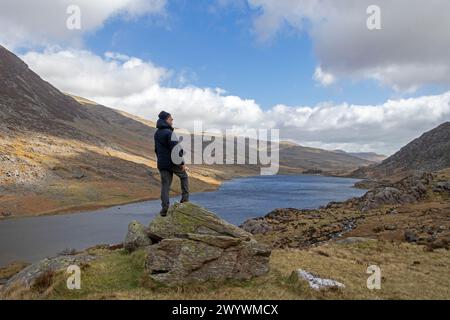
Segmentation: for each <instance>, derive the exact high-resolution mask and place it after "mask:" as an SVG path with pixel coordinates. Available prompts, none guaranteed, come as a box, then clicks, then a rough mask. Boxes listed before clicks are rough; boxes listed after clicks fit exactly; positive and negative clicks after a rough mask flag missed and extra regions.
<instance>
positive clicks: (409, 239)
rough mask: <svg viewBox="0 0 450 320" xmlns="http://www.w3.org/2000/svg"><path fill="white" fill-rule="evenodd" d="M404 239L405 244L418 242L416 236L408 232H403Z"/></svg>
mask: <svg viewBox="0 0 450 320" xmlns="http://www.w3.org/2000/svg"><path fill="white" fill-rule="evenodd" d="M404 237H405V240H406V241H407V242H417V241H418V240H419V239H418V237H417V234H415V233H414V232H413V231H410V230H407V231H405V233H404Z"/></svg>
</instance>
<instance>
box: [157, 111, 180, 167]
mask: <svg viewBox="0 0 450 320" xmlns="http://www.w3.org/2000/svg"><path fill="white" fill-rule="evenodd" d="M156 128H157V130H156V132H155V153H156V156H157V158H158V169H160V170H170V169H172V168H173V167H174V166H175V165H176V164H174V163H173V161H172V157H171V155H172V150H173V148H175V147H177V145H178V143H179V142H178V138H177V137H176V135H175V133H174V132H173V128H172V126H171V125H169V124H168V123H167V122H166V121H165V120H162V119H158V121H157V122H156ZM172 135H173V136H172ZM177 148H178V149H179V150H180V151H179V156H180V157H182V156H183V149H181V145H179V146H178V147H177ZM180 164H184V162H183V161H182V162H181V163H180Z"/></svg>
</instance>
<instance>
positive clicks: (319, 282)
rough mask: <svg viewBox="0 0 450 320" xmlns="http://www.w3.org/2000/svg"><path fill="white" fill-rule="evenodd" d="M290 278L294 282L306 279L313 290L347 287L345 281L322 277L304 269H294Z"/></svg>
mask: <svg viewBox="0 0 450 320" xmlns="http://www.w3.org/2000/svg"><path fill="white" fill-rule="evenodd" d="M289 280H290V281H291V282H292V283H293V284H297V283H298V282H299V281H306V282H308V284H309V287H310V288H311V289H313V290H323V289H343V288H345V285H344V284H343V283H340V282H338V281H336V280H331V279H322V278H320V277H319V276H317V275H315V274H312V273H310V272H307V271H305V270H302V269H298V270H295V271H293V272H292V274H291V276H290V278H289Z"/></svg>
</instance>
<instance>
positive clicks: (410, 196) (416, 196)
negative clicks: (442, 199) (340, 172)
mask: <svg viewBox="0 0 450 320" xmlns="http://www.w3.org/2000/svg"><path fill="white" fill-rule="evenodd" d="M433 186H434V176H433V174H431V173H416V174H413V175H411V176H408V177H406V178H404V179H402V180H400V181H399V182H396V183H384V184H383V185H380V186H378V187H375V188H373V189H371V190H369V191H368V192H367V193H366V194H365V195H364V196H362V197H360V198H353V199H350V200H347V201H345V202H342V203H341V202H339V203H336V202H331V203H329V204H328V205H327V206H326V208H328V209H331V208H349V209H358V210H360V211H362V212H367V211H369V210H372V209H377V208H380V207H382V206H384V205H402V204H408V203H415V202H418V201H422V200H424V199H426V197H427V193H428V191H429V190H430V189H432V187H433Z"/></svg>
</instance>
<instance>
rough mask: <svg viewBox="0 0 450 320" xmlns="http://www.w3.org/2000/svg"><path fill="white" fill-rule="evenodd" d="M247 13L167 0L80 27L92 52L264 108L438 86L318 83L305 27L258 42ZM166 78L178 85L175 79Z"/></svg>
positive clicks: (368, 99)
mask: <svg viewBox="0 0 450 320" xmlns="http://www.w3.org/2000/svg"><path fill="white" fill-rule="evenodd" d="M255 14H256V12H255V10H253V9H251V8H250V7H249V6H248V5H247V6H239V7H234V6H228V7H220V6H213V5H212V4H211V1H206V0H200V1H189V4H187V3H186V2H185V1H172V2H169V3H168V6H167V11H166V15H165V16H162V17H142V18H138V19H134V20H127V19H121V18H120V17H115V18H112V19H109V20H108V21H107V22H106V23H105V26H104V27H103V28H102V29H100V30H99V31H97V32H95V33H93V34H90V35H88V36H87V37H86V39H85V43H86V46H87V47H88V48H89V49H90V50H92V51H93V52H95V53H97V54H98V55H102V54H103V53H104V52H106V51H114V52H121V53H124V54H127V55H129V56H136V57H139V58H141V59H143V60H149V61H152V62H153V63H155V64H156V65H159V66H163V67H165V68H168V69H170V70H173V71H174V72H175V74H183V75H184V76H185V77H186V80H187V82H188V84H190V85H195V86H199V87H211V88H216V87H219V88H222V89H224V90H226V91H227V93H229V94H232V95H237V96H240V97H243V98H249V99H255V100H256V101H257V103H258V104H259V105H261V107H262V108H264V109H267V108H270V107H272V106H274V105H276V104H286V105H294V106H297V105H316V104H318V103H321V102H324V101H331V102H334V103H342V102H348V103H353V104H364V105H365V104H381V103H383V102H385V101H386V100H387V99H389V98H398V97H409V96H420V95H423V94H431V93H437V92H440V90H442V89H441V88H439V87H436V86H429V87H427V88H425V89H423V88H422V89H421V90H418V91H416V92H414V93H413V94H408V93H401V92H396V91H395V90H393V89H391V88H389V87H386V86H383V85H380V84H379V83H376V82H375V81H373V80H360V81H352V80H344V81H341V82H340V83H339V84H338V85H335V86H330V87H323V86H321V85H319V84H318V83H317V82H316V81H314V80H313V78H312V76H313V74H314V71H315V68H316V66H317V65H318V63H319V61H318V60H317V58H316V56H315V53H314V48H313V42H312V39H311V38H310V37H309V35H308V33H306V32H297V31H295V30H293V29H289V28H286V30H285V32H284V33H282V34H280V35H279V36H277V37H276V38H275V39H271V40H269V41H265V42H261V41H259V40H258V39H257V37H256V36H255V32H254V30H252V24H251V21H252V20H251V17H252V16H254V15H255ZM166 84H167V85H170V86H180V85H186V83H181V84H180V83H178V82H177V81H176V79H170V80H169V81H168V82H167V83H166Z"/></svg>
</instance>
